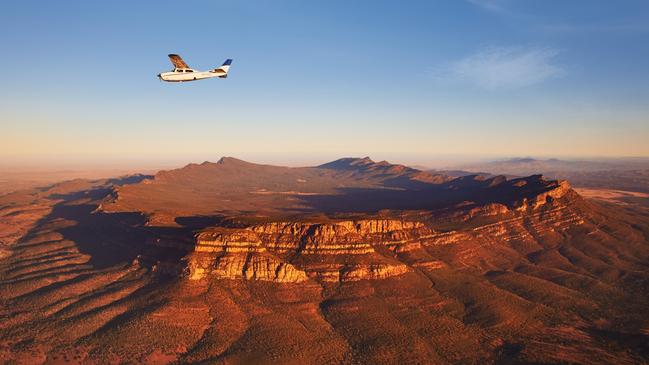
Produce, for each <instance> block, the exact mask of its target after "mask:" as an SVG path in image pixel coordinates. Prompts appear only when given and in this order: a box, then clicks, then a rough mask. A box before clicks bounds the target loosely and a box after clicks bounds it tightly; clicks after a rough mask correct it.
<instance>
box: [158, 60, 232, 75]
mask: <svg viewBox="0 0 649 365" xmlns="http://www.w3.org/2000/svg"><path fill="white" fill-rule="evenodd" d="M169 60H171V63H173V65H174V69H173V71H169V72H162V73H159V74H158V78H159V79H160V80H161V81H167V82H185V81H196V80H202V79H209V78H212V77H218V78H221V79H225V78H226V77H228V71H229V70H230V65H231V64H232V60H231V59H229V58H228V59H227V60H225V62H223V64H222V65H221V67H217V68H215V69H213V70H209V71H197V70H194V69H192V68H190V67H189V66H187V64H186V63H185V61H183V59H182V58H180V56H178V55H177V54H170V55H169Z"/></svg>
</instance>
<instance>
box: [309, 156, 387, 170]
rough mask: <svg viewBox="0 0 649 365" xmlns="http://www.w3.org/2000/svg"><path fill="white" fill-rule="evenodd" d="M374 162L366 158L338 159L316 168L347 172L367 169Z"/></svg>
mask: <svg viewBox="0 0 649 365" xmlns="http://www.w3.org/2000/svg"><path fill="white" fill-rule="evenodd" d="M374 164H375V162H374V161H372V159H371V158H369V157H368V156H365V157H363V158H359V157H344V158H339V159H337V160H335V161H331V162H327V163H325V164H322V165H320V166H318V167H320V168H324V169H334V170H348V169H356V168H359V167H367V166H371V165H374Z"/></svg>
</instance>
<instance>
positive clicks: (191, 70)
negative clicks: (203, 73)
mask: <svg viewBox="0 0 649 365" xmlns="http://www.w3.org/2000/svg"><path fill="white" fill-rule="evenodd" d="M185 72H194V70H185Z"/></svg>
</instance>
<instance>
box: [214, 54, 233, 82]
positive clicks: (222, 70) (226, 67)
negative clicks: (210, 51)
mask: <svg viewBox="0 0 649 365" xmlns="http://www.w3.org/2000/svg"><path fill="white" fill-rule="evenodd" d="M231 64H232V59H230V58H228V59H227V60H225V62H223V64H222V65H221V67H218V68H215V69H214V70H213V71H212V72H216V73H218V74H220V75H219V77H220V78H222V79H225V78H226V77H228V71H230V65H231Z"/></svg>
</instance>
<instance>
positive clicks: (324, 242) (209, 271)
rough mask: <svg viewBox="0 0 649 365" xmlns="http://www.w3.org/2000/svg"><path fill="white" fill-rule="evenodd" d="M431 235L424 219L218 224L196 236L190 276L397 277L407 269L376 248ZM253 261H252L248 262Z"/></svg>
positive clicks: (286, 279) (276, 278)
mask: <svg viewBox="0 0 649 365" xmlns="http://www.w3.org/2000/svg"><path fill="white" fill-rule="evenodd" d="M433 235H434V232H433V230H431V229H430V228H427V227H426V226H425V225H424V224H423V223H420V222H411V221H402V220H394V219H369V220H349V221H338V222H332V223H297V222H272V223H266V224H260V225H252V226H249V227H245V228H223V227H216V228H212V229H208V230H206V231H204V232H201V233H199V234H198V235H197V236H196V246H195V249H194V254H193V255H192V256H191V258H190V260H189V262H190V264H189V269H190V275H189V277H190V278H191V279H201V278H204V277H206V276H207V275H213V276H215V277H217V278H230V279H234V278H246V279H256V280H268V281H279V282H299V281H303V280H305V279H306V277H307V276H310V277H314V278H317V279H320V280H324V281H338V280H362V279H374V278H384V277H389V276H395V275H400V274H402V273H404V272H407V271H408V268H407V266H406V265H404V264H401V263H393V262H383V261H385V260H384V259H381V255H379V254H378V253H377V252H376V250H375V247H376V246H384V247H392V246H395V245H403V244H405V243H408V242H410V241H417V240H420V239H424V238H428V237H431V236H433ZM287 256H299V257H309V256H310V258H308V259H307V261H312V259H313V257H316V260H315V261H323V260H324V261H328V262H329V263H328V264H325V265H322V264H319V265H309V264H306V265H302V266H304V268H303V269H297V268H296V267H295V266H294V265H292V264H290V263H288V262H285V261H283V259H284V258H285V257H287ZM372 256H375V257H376V258H379V260H378V262H373V260H372V259H371V257H372ZM356 257H362V258H361V259H357V258H356ZM368 258H369V260H368ZM251 262H252V263H253V264H254V265H249V264H248V263H251Z"/></svg>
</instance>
